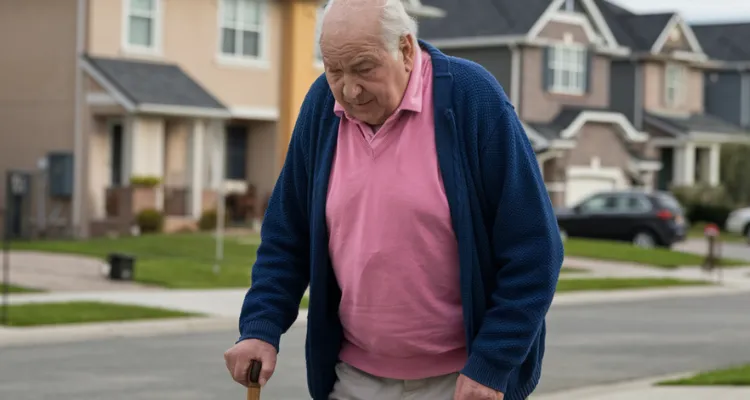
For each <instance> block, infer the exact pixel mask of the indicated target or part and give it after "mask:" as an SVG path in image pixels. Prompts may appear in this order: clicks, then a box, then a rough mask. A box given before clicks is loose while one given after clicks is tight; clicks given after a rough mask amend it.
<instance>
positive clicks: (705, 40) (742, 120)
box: [692, 22, 750, 130]
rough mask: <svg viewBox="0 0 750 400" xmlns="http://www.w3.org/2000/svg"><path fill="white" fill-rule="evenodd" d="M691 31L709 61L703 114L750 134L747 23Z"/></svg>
mask: <svg viewBox="0 0 750 400" xmlns="http://www.w3.org/2000/svg"><path fill="white" fill-rule="evenodd" d="M692 29H693V31H694V32H695V36H696V37H697V38H698V41H699V42H700V44H701V46H703V49H704V50H705V51H706V54H708V55H709V56H710V57H711V60H712V61H713V62H712V63H711V65H710V67H709V68H707V69H706V72H705V74H704V80H705V84H704V92H705V101H704V107H705V110H706V112H707V113H709V114H712V115H716V116H718V117H720V118H722V119H724V120H726V121H728V122H730V123H732V124H735V125H738V126H740V127H741V128H743V129H745V130H750V40H748V38H750V22H742V23H730V24H700V25H698V24H693V25H692Z"/></svg>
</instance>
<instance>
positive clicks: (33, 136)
mask: <svg viewBox="0 0 750 400" xmlns="http://www.w3.org/2000/svg"><path fill="white" fill-rule="evenodd" d="M283 7H286V6H284V5H281V4H280V3H279V2H267V1H257V0H191V1H175V0H85V1H81V0H56V1H53V2H37V1H11V2H2V3H1V4H0V25H2V26H3V27H4V28H5V29H6V30H7V31H9V32H12V31H18V32H21V31H24V32H27V33H28V34H26V35H24V36H23V38H20V39H19V38H18V37H13V36H12V35H4V36H3V37H2V38H0V50H2V52H3V54H4V55H5V57H4V62H3V63H2V65H0V72H2V73H3V74H5V75H6V76H14V79H12V80H3V81H2V82H0V104H2V106H0V132H1V133H0V135H3V136H2V138H1V139H0V140H2V143H3V146H2V149H0V171H5V170H9V169H13V170H22V171H26V172H27V173H30V175H31V181H32V182H31V187H32V189H33V191H32V194H31V195H30V197H29V199H28V202H27V203H28V206H27V207H24V209H23V210H22V213H23V216H22V218H23V221H24V226H23V230H24V232H28V231H29V230H31V231H34V230H39V229H41V228H42V225H45V226H46V227H47V228H49V229H48V230H47V233H50V232H51V231H52V230H51V227H52V226H53V225H55V227H57V225H61V226H63V227H62V228H64V229H59V231H60V234H66V233H72V234H75V235H81V236H98V235H104V234H109V233H117V234H129V233H130V232H131V229H132V225H133V222H134V221H135V220H136V218H137V216H138V215H139V214H140V213H141V212H143V211H145V210H157V211H159V212H160V213H162V214H163V215H164V230H166V231H168V232H173V231H181V230H186V229H187V230H192V229H196V228H197V225H198V222H199V221H200V220H201V216H204V217H206V216H210V215H214V216H215V215H216V213H215V210H216V208H217V200H218V196H217V192H218V190H219V188H220V186H221V185H224V188H225V190H226V211H227V214H228V219H229V221H228V222H229V223H230V224H239V225H242V226H248V227H257V223H258V222H259V221H260V219H261V218H262V215H263V212H264V207H265V202H266V201H267V198H268V196H269V195H270V192H271V190H272V189H273V185H274V183H275V180H276V177H277V175H278V173H279V170H280V165H281V160H283V158H282V157H283V155H284V152H285V151H286V147H287V141H288V137H287V136H288V135H280V134H279V125H280V122H279V120H280V115H279V101H280V97H281V94H280V90H281V89H280V85H279V82H280V78H281V73H282V72H281V71H282V67H283V66H282V65H281V59H282V52H283V51H285V50H284V49H283V48H282V36H283V32H282V31H283V30H284V29H287V28H288V27H289V26H290V25H291V24H292V23H291V22H290V24H284V22H283V18H282V17H283V15H284V12H285V11H282V8H283ZM316 7H317V6H316V5H314V4H313V5H312V7H310V8H311V9H313V10H314V9H315V8H316ZM315 18H316V16H315V15H311V16H309V20H310V21H305V22H309V25H310V26H311V27H312V26H314V23H315ZM293 23H294V24H295V25H296V26H299V25H300V23H301V22H300V20H295V21H293ZM42 27H43V29H42ZM308 48H309V49H299V48H294V49H290V50H289V51H299V52H304V51H306V50H309V53H310V56H309V63H307V64H305V65H302V66H300V67H299V68H300V69H304V68H307V70H309V73H308V75H309V80H310V81H312V80H313V79H314V77H316V76H318V75H319V74H320V73H322V70H321V69H320V65H319V63H317V62H316V60H315V59H314V57H313V41H312V38H311V39H310V43H309V45H308ZM78 54H80V57H79V56H78ZM30 65H31V66H33V68H30V67H29V66H30ZM300 101H301V100H300ZM50 153H53V154H57V153H63V154H65V155H66V156H67V159H68V160H72V159H73V158H74V157H76V155H77V156H78V157H80V159H79V160H78V161H80V169H75V170H74V168H73V162H72V161H70V165H66V169H65V170H64V171H63V172H64V175H65V177H66V178H67V179H68V180H69V181H71V183H72V181H75V182H76V186H77V187H76V188H75V189H74V190H73V193H72V194H71V196H67V197H60V196H50V195H49V191H48V190H47V189H46V188H45V186H46V185H49V184H51V183H52V179H51V177H48V176H45V175H47V174H51V173H52V171H50V170H47V171H46V172H45V171H42V170H41V169H40V168H39V167H40V165H41V164H40V160H44V159H45V157H47V156H48V155H49V154H50ZM42 164H43V163H42ZM0 186H2V187H1V188H0V209H3V210H4V209H5V196H4V191H5V183H4V182H3V184H2V185H0ZM40 194H43V195H40ZM203 220H204V221H207V220H208V218H203ZM0 225H2V224H0ZM37 233H41V232H37Z"/></svg>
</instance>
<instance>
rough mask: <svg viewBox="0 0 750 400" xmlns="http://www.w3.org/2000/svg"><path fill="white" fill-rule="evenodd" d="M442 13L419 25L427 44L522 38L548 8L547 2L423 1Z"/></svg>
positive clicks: (500, 0)
mask: <svg viewBox="0 0 750 400" xmlns="http://www.w3.org/2000/svg"><path fill="white" fill-rule="evenodd" d="M422 4H424V5H428V6H433V7H438V8H440V9H442V10H444V11H445V13H446V15H445V17H443V18H428V19H422V20H420V21H419V36H420V38H423V39H426V40H435V39H453V38H467V37H477V36H496V35H523V34H526V33H527V32H528V31H529V30H530V29H531V27H532V26H533V25H534V22H536V21H537V19H539V17H541V16H542V14H543V13H544V10H546V9H547V7H549V5H550V0H422Z"/></svg>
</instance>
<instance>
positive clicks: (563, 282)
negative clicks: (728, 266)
mask: <svg viewBox="0 0 750 400" xmlns="http://www.w3.org/2000/svg"><path fill="white" fill-rule="evenodd" d="M708 284H709V283H707V282H703V281H688V280H680V279H671V278H591V279H589V278H586V279H560V280H559V281H558V283H557V291H558V292H576V291H584V290H621V289H654V288H665V287H678V286H701V285H708Z"/></svg>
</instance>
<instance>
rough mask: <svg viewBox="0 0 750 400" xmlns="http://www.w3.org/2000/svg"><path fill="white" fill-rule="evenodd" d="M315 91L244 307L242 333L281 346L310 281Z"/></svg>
mask: <svg viewBox="0 0 750 400" xmlns="http://www.w3.org/2000/svg"><path fill="white" fill-rule="evenodd" d="M312 97H313V96H312V94H308V96H307V98H306V99H305V101H304V103H303V105H302V108H301V110H300V113H299V116H298V118H297V122H296V125H295V128H294V131H293V133H292V138H291V141H290V143H289V147H288V150H287V156H286V160H285V162H284V165H283V167H282V170H281V174H280V175H279V178H278V180H277V181H276V185H275V187H274V189H273V192H272V194H271V198H270V199H269V203H268V208H267V210H266V214H265V216H264V219H263V226H262V228H261V234H260V236H261V241H260V246H259V247H258V251H257V259H256V261H255V265H254V266H253V268H252V276H251V279H252V284H251V287H250V289H249V290H248V291H247V294H246V295H245V299H244V302H243V304H242V310H241V312H240V321H239V322H240V323H239V325H240V339H239V341H241V340H245V339H260V340H263V341H265V342H268V343H270V344H272V345H273V346H274V347H276V350H277V351H278V350H279V342H280V338H281V335H282V334H283V333H284V332H286V331H287V330H288V329H289V328H290V327H291V325H292V324H293V323H294V321H295V320H296V318H297V316H298V314H299V304H300V301H301V300H302V296H303V295H304V293H305V290H306V289H307V286H308V284H309V281H310V270H309V265H310V262H309V259H310V240H309V231H310V230H309V224H308V215H307V184H308V179H307V175H308V173H307V167H306V165H307V156H306V153H305V151H306V146H305V143H304V142H305V138H306V137H309V136H310V133H309V132H308V130H309V129H312V128H313V126H314V124H313V123H311V121H313V119H314V118H313V116H312V114H313V111H312V110H313V107H312V105H311V102H312Z"/></svg>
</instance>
